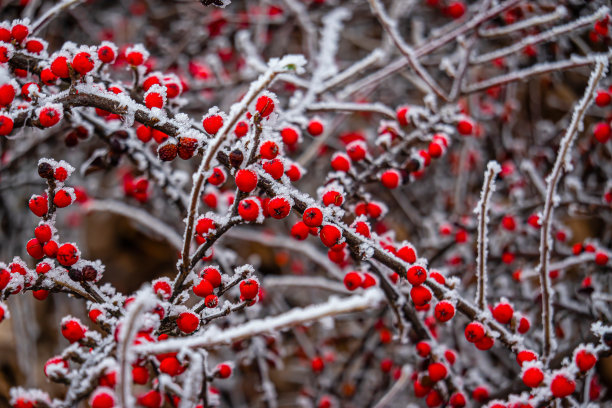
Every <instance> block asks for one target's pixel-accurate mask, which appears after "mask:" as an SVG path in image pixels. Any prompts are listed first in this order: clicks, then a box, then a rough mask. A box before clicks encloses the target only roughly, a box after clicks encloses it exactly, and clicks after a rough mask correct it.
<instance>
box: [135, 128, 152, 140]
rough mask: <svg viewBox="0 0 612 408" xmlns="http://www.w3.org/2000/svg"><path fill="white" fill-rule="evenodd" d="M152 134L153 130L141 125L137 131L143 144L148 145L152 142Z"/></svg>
mask: <svg viewBox="0 0 612 408" xmlns="http://www.w3.org/2000/svg"><path fill="white" fill-rule="evenodd" d="M152 133H153V132H151V128H150V127H148V126H145V125H140V126H138V128H137V129H136V136H137V137H138V139H139V140H140V141H141V142H143V143H147V142H149V141H150V140H151V138H152V137H153V134H152Z"/></svg>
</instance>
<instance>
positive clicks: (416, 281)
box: [406, 265, 427, 285]
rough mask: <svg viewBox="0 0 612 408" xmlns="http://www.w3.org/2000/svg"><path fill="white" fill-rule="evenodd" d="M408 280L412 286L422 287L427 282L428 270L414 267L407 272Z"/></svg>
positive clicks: (417, 266)
mask: <svg viewBox="0 0 612 408" xmlns="http://www.w3.org/2000/svg"><path fill="white" fill-rule="evenodd" d="M406 278H407V279H408V282H410V284H411V285H420V284H422V283H423V282H425V281H426V280H427V270H426V269H425V268H423V267H422V266H419V265H415V266H412V267H410V268H408V270H407V271H406Z"/></svg>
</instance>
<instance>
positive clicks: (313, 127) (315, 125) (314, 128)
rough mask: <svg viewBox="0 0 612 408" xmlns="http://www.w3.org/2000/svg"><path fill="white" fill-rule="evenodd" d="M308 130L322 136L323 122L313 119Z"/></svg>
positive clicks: (311, 133) (314, 134)
mask: <svg viewBox="0 0 612 408" xmlns="http://www.w3.org/2000/svg"><path fill="white" fill-rule="evenodd" d="M306 130H307V131H308V133H310V135H312V136H315V137H316V136H320V135H321V134H322V133H323V123H322V122H321V121H319V120H317V119H313V120H311V121H310V123H308V127H307V128H306Z"/></svg>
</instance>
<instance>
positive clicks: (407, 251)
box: [396, 245, 422, 283]
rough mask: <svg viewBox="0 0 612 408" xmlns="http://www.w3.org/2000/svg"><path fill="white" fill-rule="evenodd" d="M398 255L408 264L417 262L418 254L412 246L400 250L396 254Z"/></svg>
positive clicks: (405, 246)
mask: <svg viewBox="0 0 612 408" xmlns="http://www.w3.org/2000/svg"><path fill="white" fill-rule="evenodd" d="M396 255H397V256H398V257H399V258H400V259H401V260H403V261H404V262H408V263H415V262H416V252H415V250H414V248H413V247H412V246H410V245H404V246H403V247H401V248H400V249H398V250H397V252H396ZM421 283H422V282H421Z"/></svg>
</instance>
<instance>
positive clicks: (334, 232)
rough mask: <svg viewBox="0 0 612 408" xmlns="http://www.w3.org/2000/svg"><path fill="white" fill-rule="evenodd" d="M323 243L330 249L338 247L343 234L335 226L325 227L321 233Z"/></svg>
mask: <svg viewBox="0 0 612 408" xmlns="http://www.w3.org/2000/svg"><path fill="white" fill-rule="evenodd" d="M319 237H320V238H321V242H323V245H325V246H326V247H328V248H331V247H333V246H334V245H336V244H337V243H338V242H339V241H340V239H341V238H342V232H341V231H340V229H339V228H338V227H336V226H335V225H329V224H328V225H324V226H323V227H322V228H321V231H320V232H319Z"/></svg>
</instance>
